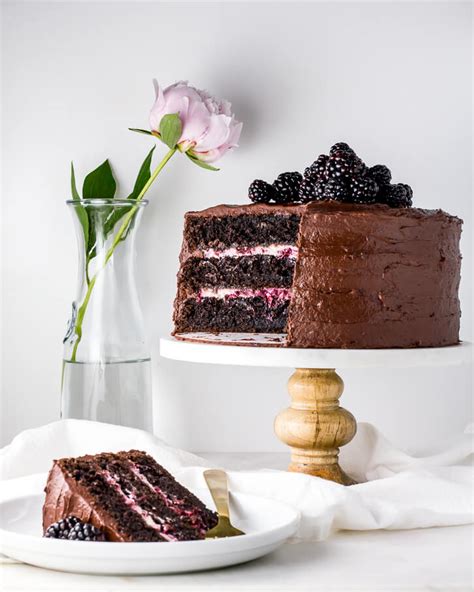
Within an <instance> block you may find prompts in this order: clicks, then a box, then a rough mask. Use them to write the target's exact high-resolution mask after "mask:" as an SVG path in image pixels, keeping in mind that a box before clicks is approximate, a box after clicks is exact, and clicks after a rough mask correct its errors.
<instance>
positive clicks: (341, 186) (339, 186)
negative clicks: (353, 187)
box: [324, 179, 350, 201]
mask: <svg viewBox="0 0 474 592" xmlns="http://www.w3.org/2000/svg"><path fill="white" fill-rule="evenodd" d="M324 197H325V198H326V199H330V200H333V201H347V200H348V199H349V197H350V192H349V187H348V185H347V183H346V182H345V181H344V179H329V181H328V182H327V184H326V187H325V188H324Z"/></svg>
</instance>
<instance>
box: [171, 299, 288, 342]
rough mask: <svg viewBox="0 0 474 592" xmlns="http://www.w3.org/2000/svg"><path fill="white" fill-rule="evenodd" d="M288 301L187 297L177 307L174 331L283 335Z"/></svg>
mask: <svg viewBox="0 0 474 592" xmlns="http://www.w3.org/2000/svg"><path fill="white" fill-rule="evenodd" d="M288 307H289V299H284V298H281V299H275V300H273V301H269V300H268V298H266V297H265V296H253V297H252V296H245V297H238V296H236V297H232V298H228V297H227V298H212V297H205V298H199V299H196V298H188V299H186V300H185V301H184V302H182V303H181V304H180V310H179V316H178V318H177V325H176V326H177V331H178V332H179V333H185V332H188V331H209V332H211V333H212V332H218V331H233V332H235V331H236V332H249V333H255V332H262V333H282V332H283V331H284V330H285V327H286V324H287V318H288Z"/></svg>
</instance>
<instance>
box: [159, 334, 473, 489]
mask: <svg viewBox="0 0 474 592" xmlns="http://www.w3.org/2000/svg"><path fill="white" fill-rule="evenodd" d="M283 339H284V336H274V335H259V336H253V335H252V336H249V335H247V334H242V335H241V336H240V337H239V336H236V335H235V334H225V333H224V334H220V335H217V336H216V335H212V334H205V333H194V334H191V333H190V334H186V335H183V336H180V339H179V340H178V339H174V338H166V339H164V338H163V339H161V342H160V353H161V355H162V356H163V357H164V358H169V359H172V360H181V361H186V362H200V363H205V364H230V365H240V366H264V367H283V368H296V370H295V372H294V373H293V374H292V376H291V377H290V379H289V381H288V391H289V393H290V397H291V405H290V407H288V408H287V409H285V410H284V411H281V412H280V413H279V414H278V415H277V417H276V419H275V432H276V435H277V436H278V437H279V438H280V440H282V441H283V442H284V443H285V444H287V445H288V446H289V447H290V450H291V463H290V465H289V467H288V470H289V471H295V472H298V473H307V474H309V475H315V476H317V477H322V478H324V479H330V480H331V481H335V482H336V483H342V484H344V485H352V484H354V483H355V481H354V480H353V479H351V477H349V476H348V475H347V474H346V473H345V472H344V471H343V470H342V469H341V467H340V466H339V462H338V456H339V448H340V447H341V446H344V444H347V443H348V442H350V441H351V440H352V438H353V437H354V435H355V433H356V430H357V423H356V420H355V418H354V416H353V415H352V413H350V412H349V411H347V410H346V409H344V408H343V407H341V406H340V405H339V398H340V396H341V395H342V392H343V390H344V383H343V381H342V378H341V377H340V376H339V375H338V374H337V373H336V371H335V368H376V367H384V368H409V367H420V366H425V367H430V366H450V365H458V364H463V363H468V362H469V361H470V358H471V348H470V344H469V343H462V344H460V345H455V346H449V347H442V348H417V349H378V350H354V349H353V350H348V349H346V350H343V349H293V348H285V347H281V344H282V341H283ZM257 345H259V346H260V347H256V346H257Z"/></svg>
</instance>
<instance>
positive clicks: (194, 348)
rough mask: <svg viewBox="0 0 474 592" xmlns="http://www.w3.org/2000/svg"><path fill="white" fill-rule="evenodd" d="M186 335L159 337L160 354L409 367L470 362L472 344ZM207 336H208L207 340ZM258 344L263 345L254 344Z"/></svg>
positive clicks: (201, 359) (297, 364) (223, 360)
mask: <svg viewBox="0 0 474 592" xmlns="http://www.w3.org/2000/svg"><path fill="white" fill-rule="evenodd" d="M188 335H189V337H187V338H188V339H192V341H191V340H190V341H182V340H178V339H175V338H174V337H167V338H161V340H160V354H161V355H162V356H163V357H164V358H168V359H171V360H180V361H183V362H198V363H202V364H227V365H237V366H263V367H281V368H377V367H386V368H411V367H420V366H425V367H426V366H455V365H459V364H468V363H470V362H471V361H472V347H471V345H472V344H471V343H469V342H462V343H460V344H459V345H451V346H447V347H436V348H434V347H429V348H412V349H295V348H289V347H281V345H280V346H279V345H278V344H277V341H275V345H271V343H272V342H271V340H267V341H264V342H262V343H258V339H253V340H252V343H253V345H243V343H244V342H243V341H240V342H237V341H235V343H241V344H239V345H230V344H228V343H229V341H227V340H225V339H224V343H225V345H224V344H223V341H222V339H221V340H220V341H219V339H218V338H217V336H215V335H211V334H204V333H199V334H188ZM227 335H228V334H227ZM209 338H212V339H211V342H209V341H208V340H209ZM277 339H278V338H277ZM230 343H232V342H230ZM258 345H260V346H263V347H256V346H258Z"/></svg>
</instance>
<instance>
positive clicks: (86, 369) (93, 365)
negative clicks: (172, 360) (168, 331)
mask: <svg viewBox="0 0 474 592" xmlns="http://www.w3.org/2000/svg"><path fill="white" fill-rule="evenodd" d="M147 203H148V202H147V201H145V200H143V201H141V202H139V203H136V202H133V203H131V201H130V200H118V199H113V200H112V199H90V200H74V201H68V202H67V204H68V206H69V207H70V209H71V211H72V215H73V220H74V226H75V230H76V235H77V243H78V249H79V277H78V285H77V294H76V299H75V300H74V302H73V305H72V315H71V319H70V321H69V324H68V330H67V333H66V336H65V338H64V359H63V373H62V385H61V417H63V418H76V419H89V420H94V421H102V422H106V423H113V424H118V425H125V426H131V427H137V428H142V429H146V430H151V428H152V409H151V367H150V351H149V347H148V344H147V340H146V336H145V328H144V322H143V315H142V311H141V308H140V303H139V299H138V293H137V288H136V283H135V274H134V271H135V270H134V267H135V237H136V233H137V229H138V226H139V223H140V218H141V216H142V213H143V209H144V207H145V206H146V205H147Z"/></svg>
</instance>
